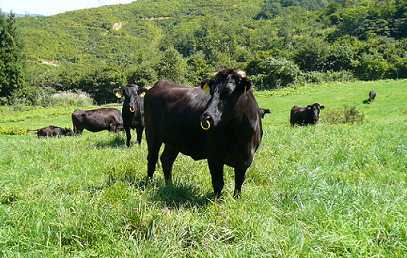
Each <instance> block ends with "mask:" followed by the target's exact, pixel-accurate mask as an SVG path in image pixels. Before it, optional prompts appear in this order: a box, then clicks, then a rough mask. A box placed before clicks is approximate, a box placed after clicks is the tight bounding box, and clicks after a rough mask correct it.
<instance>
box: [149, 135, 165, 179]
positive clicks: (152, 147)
mask: <svg viewBox="0 0 407 258" xmlns="http://www.w3.org/2000/svg"><path fill="white" fill-rule="evenodd" d="M147 144H148V154H147V167H148V168H147V174H148V177H149V178H150V179H152V178H153V175H154V171H155V165H156V164H157V161H158V152H159V151H160V148H161V145H162V142H161V141H157V140H155V141H153V140H150V141H148V140H147Z"/></svg>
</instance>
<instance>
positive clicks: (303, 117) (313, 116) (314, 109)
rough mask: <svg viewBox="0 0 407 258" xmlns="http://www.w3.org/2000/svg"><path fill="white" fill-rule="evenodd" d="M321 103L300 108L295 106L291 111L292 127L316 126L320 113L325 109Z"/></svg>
mask: <svg viewBox="0 0 407 258" xmlns="http://www.w3.org/2000/svg"><path fill="white" fill-rule="evenodd" d="M324 108H325V107H324V106H321V105H320V104H319V103H314V104H312V105H308V106H306V107H299V106H297V105H295V106H294V107H293V108H292V109H291V116H290V123H291V126H294V125H295V124H298V125H308V124H316V123H317V122H318V120H319V112H320V110H322V109H324Z"/></svg>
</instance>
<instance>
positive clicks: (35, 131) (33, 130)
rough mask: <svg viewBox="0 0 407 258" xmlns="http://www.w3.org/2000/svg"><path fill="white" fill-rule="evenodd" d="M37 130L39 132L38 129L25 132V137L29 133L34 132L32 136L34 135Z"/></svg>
mask: <svg viewBox="0 0 407 258" xmlns="http://www.w3.org/2000/svg"><path fill="white" fill-rule="evenodd" d="M38 130H39V129H36V130H30V129H28V130H27V132H26V133H25V135H27V134H28V133H29V132H35V133H32V134H36V133H37V132H38Z"/></svg>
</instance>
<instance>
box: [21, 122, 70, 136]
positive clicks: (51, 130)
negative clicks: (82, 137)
mask: <svg viewBox="0 0 407 258" xmlns="http://www.w3.org/2000/svg"><path fill="white" fill-rule="evenodd" d="M30 131H34V132H35V133H36V134H37V136H38V138H41V137H52V136H54V137H55V136H58V137H60V136H73V132H72V129H71V128H66V127H65V128H62V127H58V126H54V125H49V126H46V127H43V128H40V129H37V130H27V133H28V132H30ZM33 134H34V133H33Z"/></svg>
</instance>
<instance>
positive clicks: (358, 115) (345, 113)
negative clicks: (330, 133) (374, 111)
mask: <svg viewBox="0 0 407 258" xmlns="http://www.w3.org/2000/svg"><path fill="white" fill-rule="evenodd" d="M322 120H323V121H324V122H325V123H330V124H355V123H356V124H363V123H365V113H364V112H363V111H360V110H358V109H357V108H356V104H353V106H351V107H348V106H347V105H343V108H342V110H335V109H331V110H327V111H326V112H325V115H324V117H323V119H322Z"/></svg>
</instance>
